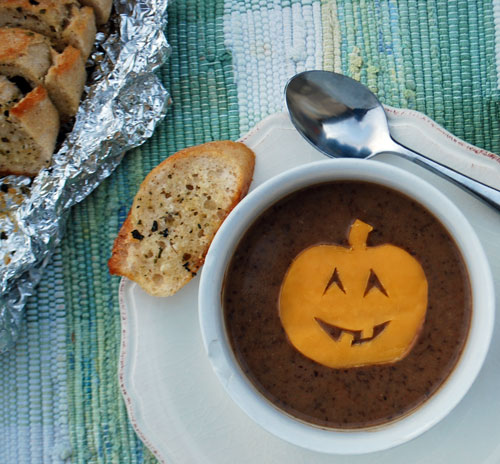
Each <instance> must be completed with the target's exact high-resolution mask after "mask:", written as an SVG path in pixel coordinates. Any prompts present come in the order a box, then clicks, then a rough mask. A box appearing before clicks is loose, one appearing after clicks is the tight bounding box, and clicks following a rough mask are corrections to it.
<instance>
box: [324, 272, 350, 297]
mask: <svg viewBox="0 0 500 464" xmlns="http://www.w3.org/2000/svg"><path fill="white" fill-rule="evenodd" d="M333 284H336V285H337V287H338V288H340V290H342V291H343V292H344V293H345V290H344V286H343V285H342V282H341V281H340V277H339V273H338V271H337V268H335V269H334V270H333V273H332V276H331V277H330V280H329V281H328V283H327V284H326V287H325V291H324V292H323V295H324V294H325V293H326V291H327V290H328V289H329V288H330V287H331V286H332V285H333Z"/></svg>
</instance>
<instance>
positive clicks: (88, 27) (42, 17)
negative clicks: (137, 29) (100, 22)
mask: <svg viewBox="0 0 500 464" xmlns="http://www.w3.org/2000/svg"><path fill="white" fill-rule="evenodd" d="M0 27H13V28H22V29H27V30H30V31H33V32H37V33H39V34H41V35H44V36H47V37H49V38H50V39H51V41H52V43H53V45H54V47H55V48H56V49H57V50H58V51H62V50H64V48H66V46H68V45H72V46H73V47H75V48H77V49H79V50H80V51H81V52H82V56H83V58H84V59H87V58H88V56H89V54H90V51H91V50H92V45H93V43H94V41H95V35H96V20H95V15H94V11H93V10H92V8H90V7H83V8H81V7H80V4H79V3H78V2H77V1H76V0H36V1H34V0H1V1H0Z"/></svg>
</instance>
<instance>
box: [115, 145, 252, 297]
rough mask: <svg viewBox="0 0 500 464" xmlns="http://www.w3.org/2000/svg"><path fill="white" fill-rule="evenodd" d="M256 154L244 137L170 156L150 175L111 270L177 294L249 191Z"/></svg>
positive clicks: (154, 290) (155, 291)
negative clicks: (217, 233)
mask: <svg viewBox="0 0 500 464" xmlns="http://www.w3.org/2000/svg"><path fill="white" fill-rule="evenodd" d="M254 164H255V155H254V153H253V152H252V150H250V149H249V148H248V147H246V146H245V145H244V144H242V143H239V142H231V141H221V142H209V143H206V144H203V145H199V146H195V147H191V148H186V149H184V150H181V151H180V152H178V153H176V154H175V155H172V156H171V157H169V158H167V159H166V160H165V161H163V162H162V163H160V164H159V165H158V166H157V167H156V168H154V169H153V170H152V171H151V172H150V173H149V174H148V175H147V176H146V178H145V179H144V181H143V182H142V184H141V186H140V187H139V191H138V192H137V194H136V196H135V199H134V202H133V204H132V207H131V209H130V212H129V214H128V216H127V218H126V220H125V222H124V223H123V225H122V228H121V230H120V232H119V234H118V237H117V238H116V240H115V243H114V246H113V250H112V256H111V258H110V259H109V262H108V267H109V270H110V272H111V274H116V275H121V276H125V277H127V278H129V279H131V280H133V281H135V282H137V283H138V284H139V285H140V286H141V287H142V288H143V289H144V290H145V291H146V292H148V293H150V294H151V295H155V296H169V295H172V294H174V293H175V292H176V291H177V290H179V289H180V288H181V287H182V286H184V285H185V284H186V283H187V282H189V281H190V280H191V279H192V278H193V276H194V275H196V272H197V271H198V269H199V268H200V266H201V265H202V264H203V262H204V260H205V255H206V253H207V251H208V247H209V246H210V243H211V242H212V239H213V237H214V235H215V233H216V231H217V230H218V228H219V227H220V225H221V224H222V222H223V221H224V219H225V218H226V216H227V215H228V214H229V213H230V211H231V210H232V209H233V208H234V207H235V206H236V204H237V203H238V202H239V201H240V200H241V199H242V198H243V197H244V196H245V195H246V193H247V192H248V188H249V186H250V182H251V180H252V176H253V170H254Z"/></svg>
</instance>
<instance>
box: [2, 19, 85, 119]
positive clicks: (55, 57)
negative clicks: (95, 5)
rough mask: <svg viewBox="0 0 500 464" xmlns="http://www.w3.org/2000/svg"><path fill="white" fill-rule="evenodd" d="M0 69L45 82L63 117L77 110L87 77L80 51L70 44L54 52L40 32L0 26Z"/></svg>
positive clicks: (5, 73)
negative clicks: (62, 49) (61, 50)
mask: <svg viewBox="0 0 500 464" xmlns="http://www.w3.org/2000/svg"><path fill="white" fill-rule="evenodd" d="M0 73H2V74H3V75H6V76H9V77H12V78H15V77H18V76H20V77H22V78H23V79H25V80H26V81H27V82H28V83H29V84H30V85H31V86H32V87H36V86H38V85H44V86H45V87H46V88H47V90H48V92H49V96H50V98H51V100H52V102H53V103H54V105H55V106H56V108H57V109H58V110H59V114H60V116H61V120H62V121H66V120H68V119H70V118H71V117H73V116H74V115H75V114H76V111H77V109H78V105H79V102H80V98H81V95H82V91H83V87H84V84H85V79H86V72H85V63H84V61H83V58H82V55H81V52H80V51H79V50H77V49H76V48H73V47H72V46H68V47H66V49H65V50H64V51H63V52H62V53H57V52H56V51H55V50H53V49H52V48H51V46H50V42H49V41H48V40H47V39H46V38H45V37H44V36H42V35H40V34H37V33H35V32H32V31H27V30H25V29H19V28H0Z"/></svg>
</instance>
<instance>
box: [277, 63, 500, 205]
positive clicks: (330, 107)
mask: <svg viewBox="0 0 500 464" xmlns="http://www.w3.org/2000/svg"><path fill="white" fill-rule="evenodd" d="M285 100H286V105H287V108H288V112H289V114H290V119H291V120H292V123H293V125H294V126H295V128H296V129H297V130H298V131H299V133H300V134H302V136H303V137H304V138H305V139H306V140H308V141H309V142H310V143H311V144H312V145H314V146H315V147H316V148H317V149H318V150H320V151H321V152H323V153H324V154H325V155H327V156H331V157H334V158H371V157H373V156H375V155H377V154H379V153H382V152H390V153H395V154H398V155H400V156H403V157H404V158H407V159H409V160H411V161H413V162H415V163H418V164H420V165H422V166H424V167H426V168H428V169H430V170H432V171H433V172H435V173H437V174H439V175H441V176H443V177H445V178H447V179H449V180H451V181H453V182H455V183H456V184H457V185H459V186H460V187H463V188H465V189H466V190H468V191H469V192H471V193H473V194H475V195H476V196H478V197H479V198H481V199H482V200H484V201H486V202H487V203H489V204H490V205H492V206H493V207H495V208H497V209H500V191H499V190H498V189H496V188H494V187H492V186H489V185H485V184H482V183H480V182H478V181H476V180H474V179H471V178H470V177H468V176H466V175H464V174H461V173H459V172H457V171H455V170H453V169H451V168H449V167H447V166H444V165H442V164H440V163H437V162H436V161H433V160H431V159H430V158H427V157H425V156H424V155H422V154H420V153H416V152H414V151H412V150H410V149H409V148H407V147H404V146H402V145H400V144H398V143H397V142H396V141H394V140H393V138H392V137H391V135H390V131H389V124H388V122H387V116H386V114H385V110H384V107H383V106H382V104H381V103H380V102H379V100H378V99H377V97H376V96H375V95H374V94H373V93H372V92H371V91H370V90H369V89H368V88H367V87H366V86H364V85H363V84H361V83H360V82H358V81H355V80H354V79H351V78H350V77H347V76H343V75H341V74H337V73H334V72H330V71H305V72H302V73H300V74H297V75H295V76H294V77H292V78H291V79H290V81H288V84H287V85H286V88H285Z"/></svg>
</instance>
